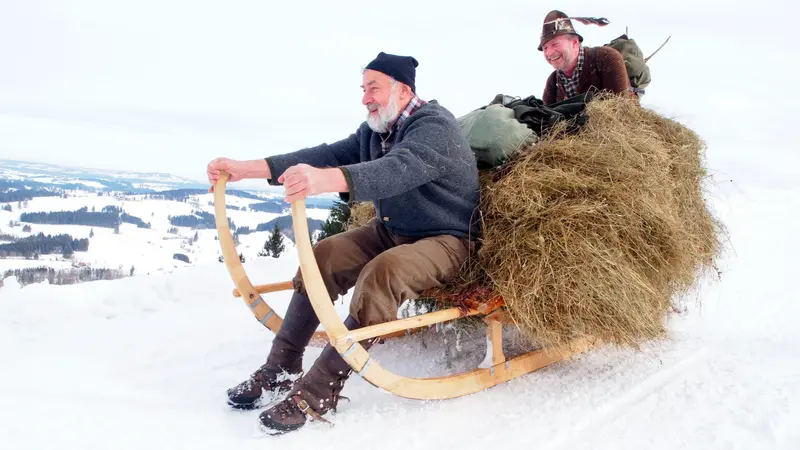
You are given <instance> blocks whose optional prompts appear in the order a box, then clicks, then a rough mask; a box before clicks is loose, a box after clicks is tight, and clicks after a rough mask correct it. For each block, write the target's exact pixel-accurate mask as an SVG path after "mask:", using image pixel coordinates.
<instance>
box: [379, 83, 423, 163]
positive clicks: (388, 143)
mask: <svg viewBox="0 0 800 450" xmlns="http://www.w3.org/2000/svg"><path fill="white" fill-rule="evenodd" d="M426 103H428V102H426V101H425V100H422V99H421V98H419V96H417V95H416V94H415V95H414V97H413V98H412V99H411V101H409V102H408V106H406V108H405V109H404V110H403V112H401V113H400V115H399V116H397V119H396V120H395V122H394V123H393V124H392V126H391V127H389V131H388V132H387V133H388V134H387V135H386V138H384V137H383V135H381V149H382V150H383V153H386V152H388V151H389V150H390V149H391V148H392V143H393V142H394V139H393V138H392V139H389V138H390V137H392V135H393V134H394V132H395V130H399V129H400V127H402V126H403V123H404V122H405V121H406V119H408V118H409V117H410V116H411V115H412V114H414V113H415V112H417V110H418V109H420V108H422V106H423V105H424V104H426ZM384 134H386V133H384Z"/></svg>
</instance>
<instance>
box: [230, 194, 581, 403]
mask: <svg viewBox="0 0 800 450" xmlns="http://www.w3.org/2000/svg"><path fill="white" fill-rule="evenodd" d="M292 222H293V227H294V235H295V238H296V240H297V242H296V245H297V250H298V253H299V260H300V270H301V272H302V274H303V283H304V285H305V287H306V291H307V293H308V296H309V298H310V299H311V304H312V306H313V308H314V312H315V313H316V314H317V317H319V319H320V322H321V323H322V325H323V327H324V329H325V333H326V334H327V335H328V341H329V342H330V343H331V345H332V346H333V347H334V348H336V350H337V351H338V352H339V354H340V355H341V356H342V357H343V358H344V360H345V361H347V363H348V364H349V365H350V366H351V367H352V368H353V370H354V371H355V372H356V373H358V374H359V375H361V376H362V377H363V378H364V379H366V380H367V381H368V382H370V383H371V384H373V385H375V386H377V387H380V388H382V389H385V390H387V391H389V392H391V393H393V394H395V395H398V396H400V397H406V398H412V399H419V400H428V399H447V398H454V397H460V396H463V395H468V394H472V393H475V392H478V391H482V390H484V389H488V388H490V387H492V386H496V385H498V384H500V383H504V382H506V381H509V380H511V379H513V378H516V377H519V376H521V375H524V374H526V373H529V372H532V371H534V370H537V369H540V368H542V367H544V366H547V365H549V364H551V363H554V362H557V361H561V360H563V359H565V358H568V357H570V356H572V355H574V354H576V353H581V352H583V351H585V350H586V349H587V348H588V347H589V346H590V343H589V342H588V341H587V340H584V339H578V340H575V341H573V342H571V343H570V344H569V345H564V346H561V347H554V348H547V349H542V350H537V351H534V352H530V353H526V354H523V355H520V356H517V357H515V358H513V359H511V360H507V361H506V360H505V357H504V356H503V355H502V346H501V341H498V336H499V333H500V331H501V330H500V329H499V321H498V320H497V319H496V318H493V317H492V314H490V315H489V316H486V319H485V320H486V321H487V323H488V324H489V333H488V337H489V340H490V343H491V345H490V348H491V349H492V350H494V355H493V357H492V366H491V367H487V368H479V369H475V370H472V371H469V372H466V373H462V374H456V375H451V376H447V377H438V378H410V377H405V376H401V375H397V374H395V373H392V372H390V371H388V370H386V369H385V368H383V367H382V366H381V365H380V364H379V363H378V362H377V361H375V360H374V359H373V358H371V357H370V355H369V353H368V352H367V351H366V350H365V349H364V347H363V346H362V345H361V344H360V343H359V341H360V340H364V339H366V338H367V337H372V336H382V335H384V330H386V331H389V328H390V327H391V326H392V325H391V324H393V323H394V322H389V323H387V324H379V325H373V326H370V327H365V328H361V329H358V330H353V331H349V330H348V329H347V328H346V327H345V326H344V322H343V321H342V319H340V318H339V315H338V313H337V312H336V310H335V309H334V307H333V304H332V303H331V301H330V297H329V296H328V292H327V290H326V289H325V284H324V282H323V280H322V275H321V274H320V271H319V266H318V265H317V262H316V259H315V257H314V252H313V250H312V247H311V240H310V239H309V234H308V219H307V217H306V207H305V200H297V201H294V202H292ZM237 260H238V258H237ZM243 292H244V291H243ZM441 312H442V311H440V312H439V313H441ZM473 312H474V310H473ZM431 314H436V313H430V314H424V315H421V316H418V318H417V322H416V323H412V322H411V321H409V319H404V321H405V322H406V323H404V324H403V326H404V327H405V326H408V327H420V326H425V324H426V323H425V322H426V321H425V320H420V319H421V318H425V317H426V316H430V315H431ZM465 315H472V313H470V314H465ZM453 318H455V317H448V318H445V319H444V320H438V319H437V322H445V321H447V320H452V319H453ZM412 319H414V318H412ZM427 322H430V321H427ZM498 349H499V354H498Z"/></svg>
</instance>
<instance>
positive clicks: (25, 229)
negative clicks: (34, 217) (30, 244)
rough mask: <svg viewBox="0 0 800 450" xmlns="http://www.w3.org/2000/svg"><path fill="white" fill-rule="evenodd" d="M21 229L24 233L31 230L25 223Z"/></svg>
mask: <svg viewBox="0 0 800 450" xmlns="http://www.w3.org/2000/svg"><path fill="white" fill-rule="evenodd" d="M22 231H24V232H26V233H30V232H31V226H30V225H28V224H25V226H24V227H22Z"/></svg>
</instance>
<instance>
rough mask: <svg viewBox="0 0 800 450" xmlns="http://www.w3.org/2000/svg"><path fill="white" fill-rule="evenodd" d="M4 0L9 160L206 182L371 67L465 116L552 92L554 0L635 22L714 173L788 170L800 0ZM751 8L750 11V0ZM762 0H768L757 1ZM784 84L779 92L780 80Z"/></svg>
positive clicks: (327, 137)
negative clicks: (545, 26) (407, 71)
mask: <svg viewBox="0 0 800 450" xmlns="http://www.w3.org/2000/svg"><path fill="white" fill-rule="evenodd" d="M732 4H733V2H730V1H718V0H712V1H705V2H703V1H698V0H695V1H687V0H672V1H669V2H658V3H656V2H642V1H641V0H636V1H621V0H610V1H590V0H582V1H561V2H538V1H530V0H524V1H523V0H520V1H506V0H496V1H486V0H481V1H466V0H464V1H435V0H425V1H419V0H407V1H404V2H376V1H356V0H350V1H348V0H342V1H323V0H294V1H291V2H272V1H264V0H227V1H225V2H222V1H213V2H212V1H202V0H193V1H187V0H133V1H132V0H83V1H79V0H61V1H56V0H0V62H1V63H2V70H0V159H3V158H7V159H20V160H28V161H42V162H50V163H61V164H71V165H80V166H87V167H94V168H108V169H124V170H137V171H158V172H168V173H173V174H175V175H179V176H184V177H188V178H192V179H197V180H201V181H202V180H204V179H205V166H206V164H207V163H208V161H209V160H211V159H213V158H215V157H217V156H227V157H231V158H238V159H251V158H260V157H264V156H268V155H272V154H277V153H283V152H288V151H292V150H295V149H299V148H303V147H305V146H312V145H316V144H319V143H321V142H332V141H335V140H338V139H341V138H343V137H345V136H347V135H348V134H350V133H352V132H353V131H354V130H355V129H356V128H357V127H358V125H359V124H360V123H361V122H362V121H363V120H364V117H365V111H366V110H365V108H364V106H363V105H361V103H360V100H361V90H360V88H359V85H360V81H361V68H362V67H363V66H365V65H366V64H367V63H368V62H369V61H370V60H371V59H372V58H374V57H375V55H377V53H378V52H380V51H386V52H389V53H396V54H403V55H412V56H414V57H415V58H417V59H418V60H419V63H420V64H419V67H418V68H417V87H418V93H419V94H420V96H421V97H423V98H424V99H427V100H429V99H436V100H438V101H439V102H440V103H441V104H442V105H443V106H445V107H447V108H448V109H450V110H451V111H452V112H453V113H454V114H455V115H456V116H460V115H463V114H466V113H467V112H469V111H470V110H472V109H474V108H477V107H480V106H482V105H485V104H486V103H488V102H489V101H491V99H492V98H493V97H494V96H495V94H498V93H504V94H510V95H516V96H520V97H525V96H528V95H532V94H533V95H536V96H537V97H541V94H542V90H543V88H544V84H545V81H546V79H547V77H548V75H549V74H550V72H551V71H552V69H551V68H550V66H549V65H547V64H546V62H545V61H544V58H543V56H542V54H541V52H539V51H537V50H536V47H537V43H538V36H539V33H540V31H541V23H542V20H543V18H544V16H545V15H546V14H547V12H548V11H549V10H551V9H560V10H562V11H565V12H566V13H568V14H571V15H576V16H577V15H583V16H601V17H606V18H608V19H609V20H610V21H611V24H610V25H608V26H606V27H603V28H600V27H596V26H587V25H582V24H576V27H577V29H578V31H579V32H580V33H581V34H582V35H583V37H584V38H585V41H584V44H588V45H602V44H604V43H607V42H608V41H610V40H611V39H613V38H615V37H617V36H618V35H620V34H622V33H624V32H625V27H626V26H628V27H629V30H630V35H631V37H633V38H635V39H636V40H637V42H638V43H639V45H640V46H641V47H642V48H643V50H644V52H645V53H646V54H649V53H650V52H652V51H653V50H655V49H656V48H657V47H658V45H660V44H661V43H662V42H663V41H664V39H666V38H667V36H670V35H671V36H672V39H671V40H670V42H669V43H668V44H667V46H666V47H665V48H664V49H663V50H661V52H659V53H658V55H656V56H655V57H654V58H653V59H652V60H651V62H650V67H651V72H652V75H653V82H652V84H651V85H650V86H649V88H648V93H647V95H645V97H644V99H643V104H644V105H645V106H647V107H651V108H654V109H656V110H658V111H659V112H661V113H663V114H666V115H669V116H671V117H674V118H676V119H678V120H680V121H682V122H684V123H686V124H687V125H689V126H690V127H692V128H693V129H694V130H695V131H697V132H698V133H700V135H701V136H702V137H704V138H705V139H706V141H707V142H708V143H709V147H710V148H709V156H708V158H709V166H710V167H711V168H712V170H716V171H718V172H721V174H720V176H721V178H723V179H724V178H729V179H735V180H744V179H750V180H756V181H764V180H766V181H770V182H775V183H780V184H786V183H793V182H794V181H793V180H797V179H800V177H797V174H798V171H799V170H800V169H798V167H800V165H798V163H800V156H798V155H797V150H798V147H800V146H799V145H798V143H799V142H800V139H798V138H797V137H796V135H797V133H796V132H795V129H796V128H798V125H797V124H796V121H795V118H794V114H793V113H792V111H794V110H795V108H796V107H795V104H794V101H793V97H794V95H793V94H791V93H789V92H787V90H788V89H786V88H792V87H794V85H795V84H796V83H795V80H796V79H797V70H798V69H799V68H800V57H799V56H798V50H797V49H796V47H794V46H793V38H794V32H795V29H796V28H797V26H796V25H795V24H794V21H795V17H793V16H795V15H796V14H797V13H798V12H800V7H798V6H797V2H789V1H785V2H777V1H771V2H767V1H765V2H759V3H757V4H756V3H752V2H750V3H747V4H744V3H742V4H740V6H732ZM743 5H747V7H746V8H745V7H743ZM756 5H757V6H756ZM784 87H786V88H784Z"/></svg>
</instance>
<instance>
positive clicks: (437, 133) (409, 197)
mask: <svg viewBox="0 0 800 450" xmlns="http://www.w3.org/2000/svg"><path fill="white" fill-rule="evenodd" d="M393 134H394V142H393V144H392V146H391V147H390V148H389V149H388V151H387V152H386V153H384V152H383V150H382V147H381V135H380V134H379V133H375V132H374V131H372V129H370V128H369V126H368V125H367V123H366V122H364V123H362V124H361V126H359V128H358V130H357V131H356V132H355V133H353V134H351V135H350V136H349V137H347V138H345V139H342V140H340V141H338V142H334V143H332V144H322V145H318V146H316V147H310V148H305V149H302V150H298V151H295V152H292V153H286V154H283V155H277V156H270V157H267V158H265V159H266V161H267V164H268V165H269V169H270V173H271V174H272V177H273V178H272V179H271V180H269V183H270V184H272V185H280V183H278V182H277V179H278V177H279V176H280V175H281V174H282V173H283V172H284V171H285V170H286V169H288V168H289V167H291V166H293V165H296V164H301V163H304V164H308V165H310V166H313V167H318V168H327V167H338V168H339V169H341V171H342V172H344V176H345V179H346V180H347V187H348V190H349V192H342V193H340V194H339V195H340V197H341V198H342V199H343V200H344V201H358V202H362V201H371V202H372V203H373V204H374V205H375V211H376V215H377V217H378V218H380V219H381V220H382V221H383V224H384V225H385V226H386V227H387V228H388V229H389V230H390V231H391V232H392V233H395V234H397V235H401V236H416V237H425V236H435V235H440V234H449V235H453V236H457V237H468V238H470V239H475V238H476V237H477V236H478V234H479V232H480V228H479V223H480V222H479V214H478V202H479V198H480V186H479V182H478V169H477V165H476V162H475V156H474V155H473V153H472V150H471V149H470V147H469V144H468V142H467V139H466V137H465V136H464V135H463V133H462V132H461V127H460V126H459V124H458V121H457V120H456V118H455V117H454V116H453V114H452V113H450V111H448V110H447V109H445V108H444V107H442V106H440V105H439V104H438V103H437V102H436V100H431V101H429V102H428V103H426V104H425V105H423V106H422V107H420V108H419V109H418V110H417V111H416V112H414V113H413V114H412V115H411V116H409V117H408V118H407V119H406V120H405V121H404V122H403V123H402V125H401V126H400V128H399V129H397V130H394V132H393Z"/></svg>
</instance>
